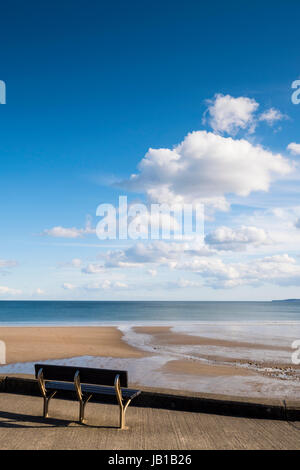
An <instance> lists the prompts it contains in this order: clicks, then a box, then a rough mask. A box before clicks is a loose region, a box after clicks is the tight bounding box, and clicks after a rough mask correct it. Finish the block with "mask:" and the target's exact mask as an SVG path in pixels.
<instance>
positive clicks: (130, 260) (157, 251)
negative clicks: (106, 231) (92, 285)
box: [105, 240, 214, 268]
mask: <svg viewBox="0 0 300 470" xmlns="http://www.w3.org/2000/svg"><path fill="white" fill-rule="evenodd" d="M213 253H214V251H213V250H211V249H210V248H209V247H206V246H204V245H203V244H202V243H201V242H199V244H198V242H197V240H196V241H195V242H193V243H187V242H185V243H182V242H180V243H176V242H168V243H167V242H164V241H153V242H151V243H142V242H138V243H136V244H135V245H133V246H131V247H130V248H127V250H115V251H109V252H108V253H107V255H106V260H105V267H107V268H128V267H132V268H134V267H138V266H140V265H144V264H147V263H158V264H162V265H167V266H169V267H172V264H173V262H175V263H177V261H178V260H179V259H180V257H181V256H183V255H184V254H187V255H193V256H209V255H211V254H213Z"/></svg>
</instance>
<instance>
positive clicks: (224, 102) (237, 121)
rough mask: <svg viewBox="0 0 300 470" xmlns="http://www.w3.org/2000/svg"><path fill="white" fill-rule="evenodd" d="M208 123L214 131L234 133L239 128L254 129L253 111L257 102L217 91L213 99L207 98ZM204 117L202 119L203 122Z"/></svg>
mask: <svg viewBox="0 0 300 470" xmlns="http://www.w3.org/2000/svg"><path fill="white" fill-rule="evenodd" d="M207 103H208V104H209V107H208V109H207V111H206V114H208V115H209V118H208V123H209V125H210V126H211V127H212V129H213V130H214V132H216V133H224V132H226V133H227V134H230V135H235V134H236V133H237V132H238V130H239V129H247V128H248V129H249V131H250V132H254V130H255V120H254V113H255V111H256V110H257V108H258V106H259V104H258V103H257V102H256V101H255V100H254V99H251V98H247V97H245V96H240V97H239V98H234V97H232V96H230V95H222V94H221V93H217V94H215V96H214V99H213V100H208V101H207ZM205 121H206V119H204V122H205Z"/></svg>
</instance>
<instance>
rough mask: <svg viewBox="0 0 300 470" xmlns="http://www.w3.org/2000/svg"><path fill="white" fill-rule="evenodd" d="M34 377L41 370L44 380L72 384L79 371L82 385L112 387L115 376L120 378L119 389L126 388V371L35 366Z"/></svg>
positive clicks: (45, 365)
mask: <svg viewBox="0 0 300 470" xmlns="http://www.w3.org/2000/svg"><path fill="white" fill-rule="evenodd" d="M34 367H35V376H36V377H37V374H38V371H39V370H40V369H43V376H44V379H45V380H57V381H63V382H73V381H74V375H75V373H76V371H78V370H79V376H80V382H81V383H82V384H84V383H86V384H94V385H108V386H113V385H114V381H115V377H116V375H119V376H120V385H121V387H126V388H127V387H128V377H127V371H125V370H112V369H94V368H91V367H73V366H57V365H52V364H35V366H34Z"/></svg>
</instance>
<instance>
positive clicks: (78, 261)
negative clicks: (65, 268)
mask: <svg viewBox="0 0 300 470" xmlns="http://www.w3.org/2000/svg"><path fill="white" fill-rule="evenodd" d="M81 263H82V261H81V259H80V258H74V259H72V261H71V265H72V266H73V267H74V268H80V266H81Z"/></svg>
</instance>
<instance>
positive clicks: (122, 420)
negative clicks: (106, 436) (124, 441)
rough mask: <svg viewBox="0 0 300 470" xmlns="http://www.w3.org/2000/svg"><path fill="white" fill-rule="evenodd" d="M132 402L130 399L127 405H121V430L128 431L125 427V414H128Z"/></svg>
mask: <svg viewBox="0 0 300 470" xmlns="http://www.w3.org/2000/svg"><path fill="white" fill-rule="evenodd" d="M130 402H131V399H128V400H127V401H126V403H125V405H123V403H122V402H121V403H119V407H120V427H119V429H122V430H124V429H128V427H127V426H125V414H126V411H127V408H128V405H129V403H130Z"/></svg>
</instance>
